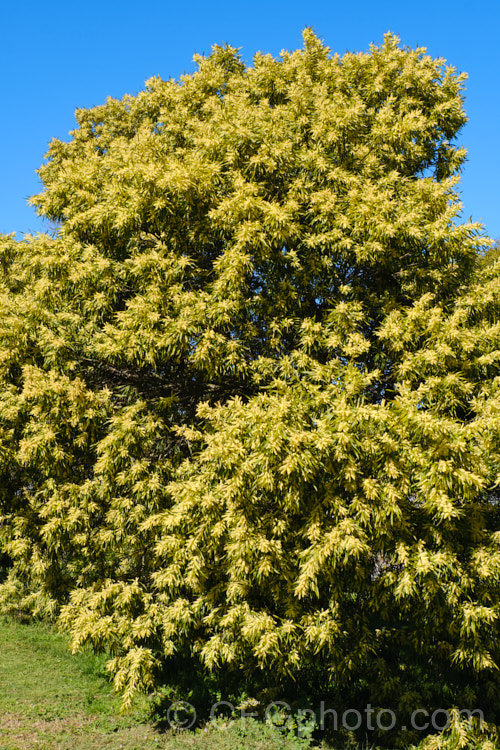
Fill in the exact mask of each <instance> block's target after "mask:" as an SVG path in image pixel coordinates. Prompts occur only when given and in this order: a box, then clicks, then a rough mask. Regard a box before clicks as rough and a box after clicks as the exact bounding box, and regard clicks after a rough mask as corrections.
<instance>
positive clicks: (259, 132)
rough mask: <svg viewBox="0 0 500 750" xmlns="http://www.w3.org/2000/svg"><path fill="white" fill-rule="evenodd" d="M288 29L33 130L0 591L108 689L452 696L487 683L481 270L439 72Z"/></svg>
mask: <svg viewBox="0 0 500 750" xmlns="http://www.w3.org/2000/svg"><path fill="white" fill-rule="evenodd" d="M303 36H304V47H303V49H300V50H297V51H295V52H292V53H288V52H286V53H285V52H283V53H282V55H281V56H280V57H279V58H277V59H275V58H273V57H272V56H270V55H264V54H260V53H259V54H257V55H256V56H255V57H254V59H253V62H252V64H251V65H246V64H245V63H244V62H243V61H242V59H241V56H240V54H239V51H238V50H237V49H234V48H232V47H230V46H223V47H220V46H216V47H214V48H213V50H212V52H211V54H209V55H208V56H206V57H201V56H198V57H196V61H197V65H198V67H197V70H196V72H195V73H193V74H190V75H184V76H182V77H181V79H180V80H179V81H175V80H170V81H164V80H161V79H159V78H153V79H151V80H149V81H148V82H147V83H146V87H145V90H144V91H142V92H140V93H139V94H138V95H137V96H125V97H124V98H123V99H122V100H120V101H118V100H116V99H108V100H107V102H106V103H105V104H103V105H102V106H98V107H95V108H93V109H89V110H78V111H77V113H76V118H77V128H76V129H75V130H74V131H73V132H72V133H71V139H70V140H69V141H68V142H62V141H60V140H54V141H53V142H52V143H51V145H50V148H49V151H48V154H47V159H46V162H45V163H44V165H43V166H42V167H41V169H40V177H41V180H42V182H43V190H42V192H41V193H40V194H39V195H37V196H35V197H34V198H33V199H32V202H33V204H34V205H35V206H36V208H37V210H38V211H39V213H40V214H41V215H43V216H45V217H47V219H49V220H51V221H53V222H55V223H56V225H57V231H55V232H54V234H53V236H49V235H43V234H42V235H39V236H37V237H31V236H29V237H26V238H25V239H24V240H23V241H20V242H19V241H16V240H15V239H14V238H13V237H9V236H4V237H3V238H2V239H1V241H0V310H1V315H0V461H1V463H0V473H1V477H0V543H1V546H2V550H3V554H4V561H5V565H6V572H5V576H4V581H3V583H2V585H1V587H0V603H1V605H2V606H3V607H4V608H8V607H22V608H29V609H30V610H31V611H34V612H36V613H38V614H45V615H47V614H49V615H52V616H57V617H58V618H59V622H60V623H61V624H62V625H63V626H64V627H65V628H66V629H67V630H68V631H69V632H71V634H72V637H73V642H74V646H75V648H78V647H81V646H83V645H85V644H91V645H92V646H93V647H94V648H96V649H109V650H110V651H111V652H112V655H113V658H112V660H111V661H110V664H109V666H110V669H111V671H112V673H113V674H114V678H115V683H116V685H117V687H118V688H119V689H120V690H121V691H122V692H123V694H124V699H125V702H127V701H128V700H130V698H131V696H132V694H133V693H134V691H136V690H137V689H143V688H146V689H147V688H148V687H151V686H152V685H154V684H155V683H157V682H158V681H159V680H161V679H162V677H161V675H162V674H163V670H164V669H168V665H169V664H171V663H172V664H173V663H174V662H175V660H176V659H178V658H180V657H182V658H183V659H185V660H186V661H187V660H191V661H192V662H196V663H199V664H200V665H201V667H202V668H203V669H206V670H212V671H214V672H217V670H221V669H222V670H228V671H232V670H233V671H236V670H243V671H244V673H245V674H246V675H254V676H255V675H261V677H262V681H263V682H265V680H266V679H267V680H268V682H269V681H270V680H274V682H275V683H276V684H282V683H283V684H284V683H285V682H286V681H290V680H291V681H293V680H295V681H296V682H300V681H302V680H306V679H307V675H310V674H311V672H312V673H313V674H314V675H316V676H317V675H318V674H319V673H321V679H322V685H326V684H328V685H330V686H331V687H332V689H336V690H341V689H348V690H350V695H351V696H352V700H354V699H356V700H357V699H361V697H363V696H364V697H365V698H366V696H367V695H368V696H369V697H370V699H371V700H372V701H375V702H376V701H378V702H379V703H380V704H384V702H385V704H386V705H388V704H391V705H395V706H398V707H399V708H400V709H401V710H403V709H405V708H408V707H410V706H414V705H417V704H418V705H421V703H422V701H427V702H429V703H431V702H432V701H438V702H439V701H442V700H445V699H446V700H448V702H449V704H450V705H451V704H452V703H454V702H455V700H458V698H457V696H459V697H460V700H462V701H463V703H464V705H465V704H468V705H469V704H471V705H472V704H474V703H475V702H476V703H477V702H478V701H480V700H483V701H484V700H486V697H489V698H491V696H494V695H496V696H498V690H499V679H498V676H497V674H498V666H499V665H500V662H499V659H500V653H499V646H498V644H499V643H500V641H499V638H498V635H499V632H498V605H499V594H500V515H499V510H498V495H497V494H496V489H495V488H496V487H498V482H499V481H500V466H499V463H500V460H499V455H500V450H499V449H500V420H499V409H500V390H499V386H500V380H499V375H498V372H499V369H498V362H499V358H500V322H499V315H498V313H499V300H500V274H499V266H498V262H496V261H495V257H494V254H493V255H491V254H490V256H489V259H490V261H491V262H488V263H486V262H484V261H483V259H482V258H483V254H484V252H485V250H486V249H487V248H488V246H489V240H488V239H487V238H486V237H485V236H484V235H483V233H482V230H481V227H479V226H478V225H475V224H472V223H470V222H469V223H468V222H463V221H462V219H461V213H460V212H461V205H460V200H459V194H458V180H459V174H460V170H461V167H462V166H463V163H464V160H465V158H466V152H465V149H464V148H463V147H461V146H459V145H457V143H456V137H457V134H458V133H459V131H460V129H461V127H462V126H463V125H464V123H465V122H466V116H465V112H464V107H463V86H464V79H465V77H464V76H463V75H459V74H458V73H457V72H456V71H455V70H454V69H453V68H450V67H446V65H445V63H444V61H443V60H440V59H438V60H435V59H432V58H431V57H429V56H428V55H427V54H426V53H425V50H424V49H415V50H411V49H407V48H404V47H402V46H401V45H400V42H399V39H398V38H397V37H395V36H393V35H390V34H388V35H386V37H385V40H384V42H383V44H381V45H379V46H376V45H372V46H371V47H370V50H369V51H368V52H367V53H357V54H351V53H347V54H345V55H343V56H341V57H340V56H339V55H334V54H331V52H330V50H329V49H328V47H326V46H325V45H324V43H323V42H322V41H321V40H319V39H318V38H317V37H316V36H315V34H314V33H313V32H312V31H311V30H307V29H306V30H305V31H304V35H303ZM318 665H320V666H318ZM315 670H319V672H318V671H315ZM280 681H281V682H280ZM273 684H274V683H273ZM415 684H418V690H417V689H415ZM412 686H413V687H412Z"/></svg>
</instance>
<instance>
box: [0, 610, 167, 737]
mask: <svg viewBox="0 0 500 750" xmlns="http://www.w3.org/2000/svg"><path fill="white" fill-rule="evenodd" d="M100 672H101V674H100ZM118 708H119V701H118V699H117V698H116V696H114V695H113V693H112V689H111V687H110V685H109V683H107V682H106V680H105V679H104V677H103V676H102V660H99V659H98V658H97V657H94V656H92V655H89V654H83V655H77V656H72V655H71V654H70V653H69V651H68V649H67V641H66V640H65V638H64V637H63V636H61V635H58V634H56V633H54V631H53V630H51V629H49V628H47V627H45V626H43V625H39V624H34V625H33V624H31V625H23V624H19V623H15V622H12V621H8V620H0V748H1V750H24V749H25V748H35V747H36V748H43V749H44V750H49V748H50V750H55V749H56V748H57V750H66V748H67V749H68V750H80V748H81V749H82V750H83V748H85V749H86V750H87V749H88V750H92V749H93V748H99V749H100V748H109V750H114V749H115V748H116V749H117V750H118V749H119V748H120V749H121V750H132V749H133V748H137V750H139V749H140V750H143V749H144V750H148V749H149V748H164V747H166V746H167V745H166V740H165V738H164V737H162V736H161V735H160V734H158V733H156V732H155V731H154V730H153V728H152V727H151V726H148V725H147V724H145V723H144V722H145V711H144V707H142V709H141V707H138V708H136V709H135V711H134V712H133V713H132V714H131V715H129V716H127V717H123V716H119V714H118Z"/></svg>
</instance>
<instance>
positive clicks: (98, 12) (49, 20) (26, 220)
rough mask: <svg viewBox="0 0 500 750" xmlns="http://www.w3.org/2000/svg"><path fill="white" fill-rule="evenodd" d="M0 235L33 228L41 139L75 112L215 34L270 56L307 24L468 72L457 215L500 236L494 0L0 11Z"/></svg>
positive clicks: (344, 44) (50, 4)
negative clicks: (396, 42)
mask: <svg viewBox="0 0 500 750" xmlns="http://www.w3.org/2000/svg"><path fill="white" fill-rule="evenodd" d="M0 24H1V28H2V32H3V33H2V42H1V45H0V87H1V102H2V107H3V112H2V117H1V118H0V148H1V155H0V157H1V162H0V163H1V172H0V174H1V177H0V232H2V233H7V232H18V233H19V235H22V233H27V232H37V231H43V229H44V224H43V222H42V220H41V219H40V218H39V217H37V216H36V215H35V213H34V211H33V209H32V208H30V207H29V206H27V205H26V198H27V197H28V196H29V195H32V194H33V193H36V192H38V190H39V182H38V178H37V176H36V174H35V170H36V169H37V168H38V167H39V166H40V164H41V163H42V161H43V157H44V154H45V153H46V150H47V146H48V143H49V141H50V140H51V138H52V137H59V138H62V139H67V138H68V132H69V130H71V129H72V128H73V127H74V110H75V108H77V107H92V106H95V105H97V104H100V103H102V102H103V101H104V100H105V99H106V97H107V96H114V97H121V96H123V94H125V93H129V94H135V93H137V92H138V91H140V90H141V89H142V88H143V84H144V81H145V80H146V79H147V78H149V77H151V76H152V75H160V76H161V77H163V78H171V77H173V78H177V77H178V76H179V75H181V74H182V73H183V72H189V71H192V70H193V69H194V65H193V62H192V56H193V54H194V53H195V52H209V51H210V47H211V46H212V45H213V44H215V43H224V42H229V43H230V44H232V45H234V46H237V47H241V48H242V54H243V57H244V59H246V60H248V61H250V60H251V58H252V55H253V54H254V53H255V52H256V51H257V50H261V51H263V52H271V53H272V54H274V55H278V54H279V53H280V51H281V50H282V49H288V50H292V49H296V48H297V47H300V46H301V45H302V40H301V30H302V29H303V28H304V27H305V26H313V27H314V28H315V30H316V32H317V33H318V35H319V36H321V37H322V38H323V39H324V40H325V42H326V43H327V44H328V45H329V47H331V48H332V50H333V51H334V52H339V53H343V52H345V51H346V50H350V51H358V50H366V49H367V47H368V45H369V44H370V42H372V41H373V42H376V43H380V42H381V41H382V39H383V35H384V33H385V32H386V31H389V30H390V31H392V32H395V33H397V34H399V36H400V37H401V40H402V42H403V43H404V44H406V45H409V46H412V47H414V46H416V45H417V44H418V45H421V46H425V47H427V49H428V51H429V53H430V54H432V55H433V56H435V57H437V56H439V57H445V58H446V59H447V61H448V63H449V64H451V65H453V66H455V67H456V68H457V69H458V70H460V71H466V72H467V73H468V74H469V81H468V84H467V92H466V97H467V98H466V110H467V114H468V116H469V123H468V124H467V126H466V127H465V128H464V130H463V131H462V134H461V138H460V140H461V142H462V143H463V144H464V145H465V146H467V148H468V151H469V154H468V162H467V164H466V167H465V169H464V173H463V176H462V181H461V187H460V190H461V194H462V201H463V206H464V209H463V215H464V218H469V217H472V218H473V219H474V220H476V221H481V222H482V223H483V224H484V226H485V229H486V231H487V232H488V234H489V235H490V236H492V237H494V238H498V237H500V213H499V201H498V194H499V190H498V180H499V175H500V144H499V134H498V131H499V125H500V96H499V91H500V86H499V76H500V43H499V42H500V1H499V0H479V2H475V3H473V2H470V1H469V2H464V1H463V0H456V1H455V2H454V3H443V2H439V1H438V0H434V2H431V0H422V1H421V2H419V3H414V4H409V3H404V2H403V0H398V1H397V2H396V1H394V0H390V1H389V2H384V0H379V1H378V2H374V1H369V0H358V2H346V0H344V2H343V3H339V2H334V1H331V2H318V0H305V1H304V0H302V1H301V2H299V1H296V0H288V2H286V1H285V0H274V1H273V0H266V1H264V0H254V2H252V3H238V2H227V1H226V0H224V2H216V3H209V2H199V1H198V0H190V1H189V2H184V3H179V2H175V3H173V2H156V1H155V0H150V2H148V3H144V4H142V5H139V4H138V3H136V2H129V1H128V0H122V1H121V2H114V1H108V0H102V1H101V2H96V0H86V2H83V3H82V2H80V3H68V2H66V1H65V2H61V1H59V0H47V2H45V3H40V2H39V0H37V1H36V2H34V0H25V2H23V3H21V2H17V3H12V2H10V3H4V4H3V9H2V10H0Z"/></svg>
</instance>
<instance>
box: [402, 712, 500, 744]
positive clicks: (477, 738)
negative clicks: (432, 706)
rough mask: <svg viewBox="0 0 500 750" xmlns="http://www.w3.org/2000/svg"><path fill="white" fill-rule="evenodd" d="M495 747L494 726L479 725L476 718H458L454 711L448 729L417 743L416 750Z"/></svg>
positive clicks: (496, 738)
mask: <svg viewBox="0 0 500 750" xmlns="http://www.w3.org/2000/svg"><path fill="white" fill-rule="evenodd" d="M497 747H498V730H497V729H496V728H495V727H491V726H487V725H486V726H485V725H481V723H480V722H479V721H478V720H477V719H476V721H474V719H469V720H467V721H466V720H464V719H460V716H459V714H458V712H455V713H454V714H453V716H452V717H451V722H450V726H449V727H448V729H446V730H444V731H443V732H441V733H440V734H435V735H431V736H429V737H427V738H426V739H425V740H423V742H421V743H420V744H419V746H418V750H462V748H465V749H466V750H496V748H497ZM415 750H417V749H415Z"/></svg>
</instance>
